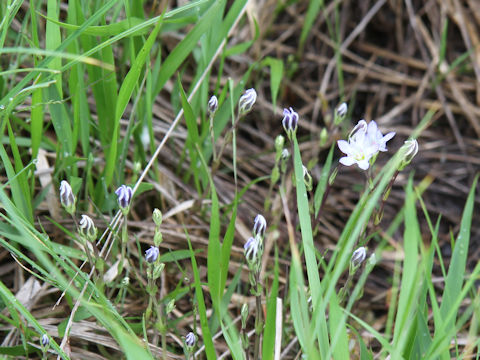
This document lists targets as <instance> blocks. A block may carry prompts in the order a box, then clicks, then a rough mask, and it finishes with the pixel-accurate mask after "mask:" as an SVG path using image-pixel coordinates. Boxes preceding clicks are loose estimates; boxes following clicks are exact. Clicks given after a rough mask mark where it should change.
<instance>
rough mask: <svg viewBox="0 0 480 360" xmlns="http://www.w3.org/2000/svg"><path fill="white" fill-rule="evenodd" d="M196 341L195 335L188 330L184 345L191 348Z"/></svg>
mask: <svg viewBox="0 0 480 360" xmlns="http://www.w3.org/2000/svg"><path fill="white" fill-rule="evenodd" d="M196 342H197V339H196V336H195V334H194V333H193V332H191V331H190V332H189V333H188V334H187V336H185V345H187V347H189V348H193V347H194V346H195V343H196Z"/></svg>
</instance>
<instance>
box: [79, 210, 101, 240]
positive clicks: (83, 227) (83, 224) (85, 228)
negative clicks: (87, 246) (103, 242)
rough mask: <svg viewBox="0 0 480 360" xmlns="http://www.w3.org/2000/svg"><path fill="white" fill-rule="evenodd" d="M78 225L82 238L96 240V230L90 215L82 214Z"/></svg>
mask: <svg viewBox="0 0 480 360" xmlns="http://www.w3.org/2000/svg"><path fill="white" fill-rule="evenodd" d="M78 225H79V228H80V234H81V235H82V236H83V237H84V238H86V239H87V240H88V241H95V240H97V233H98V230H97V227H96V226H95V224H94V222H93V220H92V218H91V217H90V216H87V215H82V218H81V219H80V222H79V223H78Z"/></svg>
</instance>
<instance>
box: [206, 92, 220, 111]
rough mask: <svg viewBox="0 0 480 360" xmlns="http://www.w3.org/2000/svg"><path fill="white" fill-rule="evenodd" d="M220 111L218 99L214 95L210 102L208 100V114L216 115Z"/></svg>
mask: <svg viewBox="0 0 480 360" xmlns="http://www.w3.org/2000/svg"><path fill="white" fill-rule="evenodd" d="M217 109H218V99H217V97H216V96H215V95H212V97H211V98H210V100H208V112H209V113H210V115H213V114H215V112H216V111H217Z"/></svg>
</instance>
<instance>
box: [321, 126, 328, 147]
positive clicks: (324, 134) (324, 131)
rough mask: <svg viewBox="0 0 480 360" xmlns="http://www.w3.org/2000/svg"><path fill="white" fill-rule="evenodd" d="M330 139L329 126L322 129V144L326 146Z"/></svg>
mask: <svg viewBox="0 0 480 360" xmlns="http://www.w3.org/2000/svg"><path fill="white" fill-rule="evenodd" d="M327 141H328V131H327V128H323V129H322V131H320V146H324V145H325V144H326V143H327Z"/></svg>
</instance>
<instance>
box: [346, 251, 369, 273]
mask: <svg viewBox="0 0 480 360" xmlns="http://www.w3.org/2000/svg"><path fill="white" fill-rule="evenodd" d="M366 257H367V249H366V248H365V247H363V246H362V247H359V248H358V249H357V250H355V251H354V252H353V254H352V257H351V258H350V270H349V271H350V275H353V274H355V272H356V271H357V269H358V268H359V267H360V265H362V263H363V261H364V260H365V258H366Z"/></svg>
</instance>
